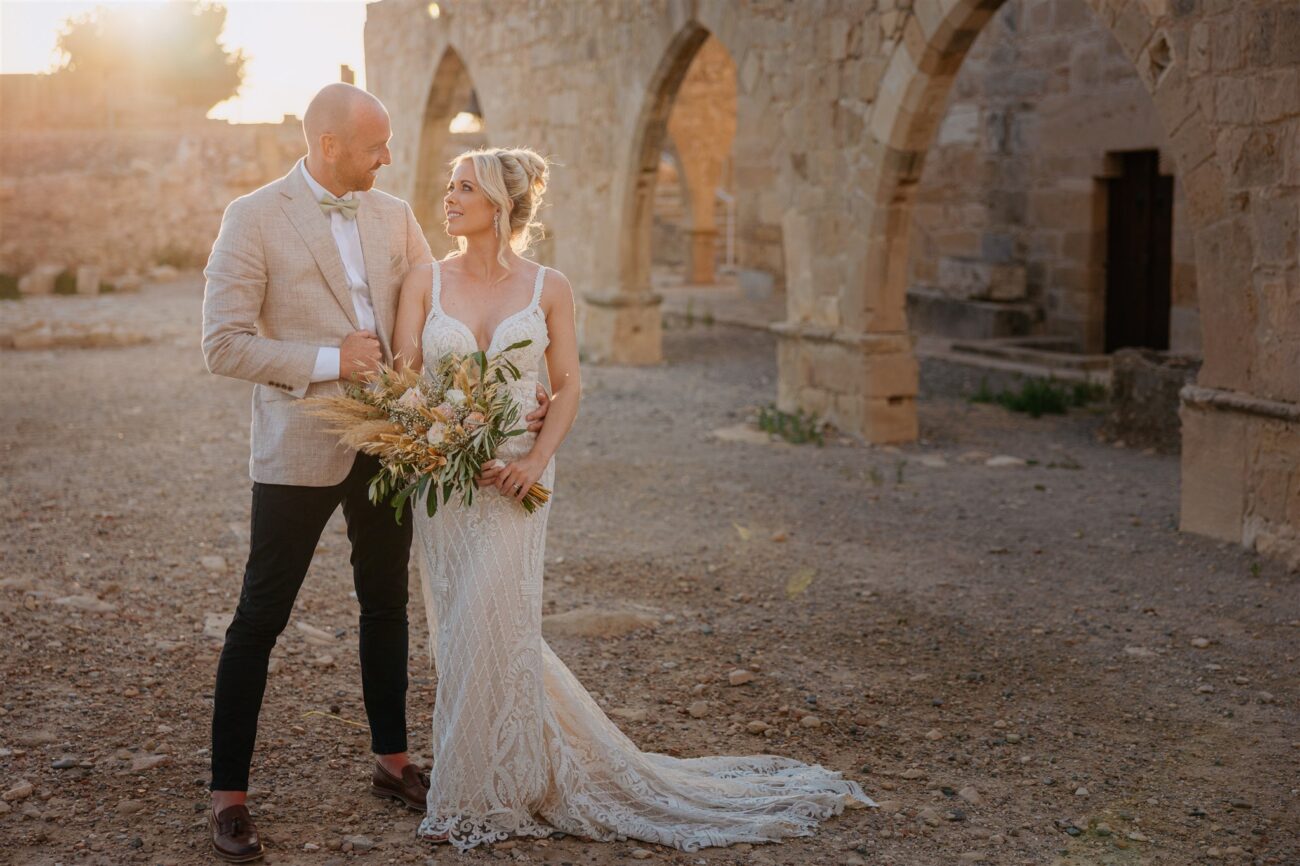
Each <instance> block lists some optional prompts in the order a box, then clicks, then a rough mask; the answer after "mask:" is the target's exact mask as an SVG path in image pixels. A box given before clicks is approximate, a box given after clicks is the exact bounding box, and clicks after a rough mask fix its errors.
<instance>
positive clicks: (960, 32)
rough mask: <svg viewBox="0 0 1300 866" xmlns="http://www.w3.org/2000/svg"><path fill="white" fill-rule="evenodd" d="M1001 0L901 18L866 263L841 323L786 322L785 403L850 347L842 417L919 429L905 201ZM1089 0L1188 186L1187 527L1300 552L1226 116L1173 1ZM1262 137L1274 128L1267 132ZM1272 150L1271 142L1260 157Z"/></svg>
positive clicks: (1279, 389)
mask: <svg viewBox="0 0 1300 866" xmlns="http://www.w3.org/2000/svg"><path fill="white" fill-rule="evenodd" d="M1003 2H1004V0H918V2H917V3H916V4H915V5H914V7H913V13H912V14H911V15H908V16H906V17H904V18H902V19H900V21H899V24H898V31H899V32H898V34H897V44H896V47H895V48H894V49H893V52H892V54H891V56H890V58H889V61H888V64H887V66H886V68H885V71H884V73H883V75H882V77H881V81H880V85H879V87H878V89H877V92H876V100H875V103H874V105H873V106H872V110H871V113H870V116H869V117H868V119H867V123H866V132H867V142H866V148H867V149H868V151H869V153H868V157H869V159H870V161H871V163H872V164H873V165H874V166H876V170H875V171H874V172H873V185H872V186H871V188H870V189H868V190H867V195H868V200H869V206H868V209H867V210H866V211H865V212H864V213H865V220H864V237H865V243H864V245H863V248H864V250H865V252H864V254H863V260H862V273H863V275H864V278H863V279H862V280H860V281H857V282H855V283H853V284H850V285H847V286H845V287H844V289H843V292H842V294H841V297H840V303H841V309H842V310H843V311H844V325H845V326H846V327H845V328H844V329H842V330H841V331H838V332H834V333H820V334H819V333H804V332H803V331H806V330H807V329H803V330H801V329H799V328H796V327H791V328H788V329H787V331H786V335H785V336H786V339H784V340H783V344H782V352H783V355H782V358H783V363H782V371H781V372H782V376H781V387H782V398H783V402H784V403H786V404H788V405H792V406H793V405H800V404H801V403H802V402H803V394H804V389H805V388H806V386H809V385H812V386H814V391H815V388H816V386H817V385H819V384H820V383H818V381H817V377H816V371H817V370H818V369H821V368H822V367H825V366H826V365H827V364H830V363H833V362H834V361H836V360H840V361H843V362H844V364H846V365H847V367H844V368H841V369H842V370H843V369H847V370H848V372H849V374H850V375H845V376H842V377H841V382H842V383H843V385H848V388H847V389H843V385H841V386H840V387H841V388H842V389H843V390H841V392H840V393H837V394H834V395H832V397H833V405H834V406H835V407H836V409H837V414H838V417H837V419H836V420H839V421H841V423H842V424H844V425H845V426H847V427H849V428H850V429H854V430H856V432H859V433H861V434H862V435H863V436H865V437H866V438H867V439H868V440H870V441H877V442H884V441H896V440H900V439H910V438H914V437H915V410H914V406H913V405H912V401H913V397H914V395H915V393H916V373H915V366H914V362H912V367H911V370H910V371H909V370H908V361H907V359H910V347H909V346H908V340H907V329H906V322H905V316H904V304H905V292H906V282H907V274H906V263H907V260H908V243H909V237H908V234H909V227H910V223H911V219H910V208H911V204H912V201H913V198H914V192H915V188H916V184H917V182H918V180H919V178H920V175H921V166H922V164H923V162H924V159H925V155H926V151H927V149H928V148H929V146H930V143H931V142H932V141H933V140H934V137H935V134H936V131H937V128H938V125H939V123H940V120H941V114H942V110H943V106H944V104H945V101H946V95H947V93H948V90H949V87H950V86H951V84H952V82H953V79H954V77H955V75H956V72H957V70H958V68H959V67H960V66H961V63H962V61H963V59H964V58H965V56H966V52H967V51H968V50H969V48H970V46H971V44H972V43H973V41H974V39H975V37H976V36H977V35H978V34H979V32H980V30H981V28H982V27H983V26H984V25H985V24H986V23H987V22H988V21H989V19H990V18H991V17H992V15H993V14H994V13H995V12H996V11H997V10H998V9H999V8H1000V7H1001V6H1002V4H1003ZM1087 5H1088V7H1089V8H1090V9H1091V10H1092V12H1093V13H1094V14H1095V15H1096V16H1097V18H1098V20H1100V21H1101V22H1102V24H1103V25H1104V26H1106V27H1107V29H1108V30H1109V31H1110V32H1111V34H1112V35H1113V36H1114V38H1115V39H1116V41H1117V42H1118V43H1119V45H1120V46H1121V48H1122V49H1123V52H1124V54H1125V55H1126V56H1127V57H1128V59H1129V61H1130V62H1131V63H1132V64H1133V65H1134V67H1135V68H1136V70H1137V72H1138V75H1139V77H1140V78H1141V79H1142V82H1143V84H1144V85H1145V87H1146V89H1147V92H1148V93H1149V94H1150V95H1151V98H1152V101H1153V102H1154V104H1155V107H1156V111H1157V113H1158V115H1159V118H1160V123H1161V126H1162V127H1163V129H1164V132H1165V134H1166V136H1167V137H1168V141H1169V146H1170V151H1171V154H1172V157H1173V162H1174V165H1175V166H1176V171H1177V173H1178V175H1179V176H1180V178H1181V179H1182V182H1183V184H1184V187H1185V189H1186V194H1187V216H1188V220H1189V223H1190V224H1191V230H1192V234H1193V237H1194V238H1195V248H1196V269H1197V273H1198V281H1197V283H1198V285H1197V294H1198V301H1199V306H1200V310H1201V315H1202V348H1203V356H1204V363H1203V366H1202V367H1201V371H1200V374H1199V377H1198V384H1197V385H1196V386H1194V387H1190V388H1187V389H1184V392H1183V410H1182V421H1183V449H1182V485H1181V488H1182V489H1181V509H1180V512H1181V513H1180V523H1181V527H1182V528H1183V529H1184V530H1189V531H1193V532H1199V533H1202V534H1206V535H1211V536H1214V537H1217V538H1221V539H1225V540H1230V541H1234V542H1237V543H1243V544H1246V545H1247V546H1252V547H1257V548H1259V549H1260V550H1261V551H1266V552H1270V553H1282V554H1283V555H1286V556H1289V557H1291V558H1292V559H1293V560H1294V561H1300V531H1297V530H1296V528H1295V513H1296V508H1295V507H1294V506H1293V505H1289V504H1288V501H1289V497H1288V496H1287V495H1286V494H1279V493H1278V492H1277V490H1278V489H1280V488H1279V487H1278V484H1277V482H1276V480H1275V479H1276V478H1278V477H1287V473H1281V474H1279V472H1278V471H1277V470H1278V467H1279V466H1280V465H1282V463H1283V462H1285V460H1286V458H1285V457H1284V456H1283V455H1285V454H1286V453H1288V451H1289V449H1291V448H1292V447H1294V445H1295V443H1296V442H1297V439H1296V437H1295V433H1294V429H1293V428H1292V427H1291V426H1290V425H1292V424H1294V422H1295V420H1296V418H1297V417H1300V413H1298V412H1297V411H1296V410H1295V408H1294V404H1293V403H1291V402H1288V401H1289V400H1290V399H1293V398H1294V396H1295V393H1296V391H1297V389H1296V388H1295V386H1294V385H1293V384H1288V383H1294V381H1295V379H1294V375H1288V376H1280V375H1274V374H1275V373H1276V372H1277V371H1275V370H1273V369H1272V368H1269V367H1268V362H1267V361H1264V360H1261V358H1262V356H1261V355H1260V354H1259V349H1258V348H1257V347H1253V346H1252V347H1249V348H1247V347H1243V345H1242V343H1241V340H1242V337H1243V336H1244V335H1250V334H1254V333H1256V329H1257V317H1258V315H1259V313H1258V311H1257V305H1259V304H1260V303H1261V301H1259V300H1258V299H1257V298H1256V293H1257V291H1258V289H1257V288H1256V286H1255V285H1254V282H1255V281H1252V278H1251V274H1250V268H1251V264H1252V261H1253V260H1254V257H1255V256H1254V250H1253V249H1252V234H1253V226H1252V223H1251V216H1250V215H1249V213H1245V212H1243V210H1242V206H1241V205H1242V202H1243V201H1244V199H1242V197H1241V196H1237V197H1236V199H1235V201H1236V202H1237V205H1236V206H1235V207H1233V206H1230V196H1229V193H1228V186H1229V184H1228V179H1227V178H1226V177H1225V174H1224V171H1225V169H1224V167H1223V166H1224V163H1223V162H1222V161H1221V160H1220V159H1219V158H1216V157H1218V156H1220V154H1218V152H1217V150H1216V141H1215V136H1214V134H1213V131H1214V129H1215V127H1214V126H1212V124H1211V123H1210V122H1209V121H1208V120H1207V118H1206V116H1205V115H1204V112H1203V109H1202V107H1201V102H1200V101H1198V100H1197V99H1196V98H1195V96H1194V94H1193V93H1192V88H1191V85H1190V83H1189V81H1190V78H1191V73H1190V72H1189V67H1190V66H1191V65H1192V63H1193V61H1194V59H1195V58H1193V57H1192V56H1191V55H1192V54H1193V53H1194V52H1195V51H1196V50H1197V49H1196V47H1195V46H1194V45H1193V44H1192V43H1191V42H1189V39H1188V34H1187V32H1186V29H1185V28H1183V29H1180V22H1178V21H1176V20H1175V19H1174V18H1172V17H1170V12H1169V9H1168V7H1166V6H1165V5H1164V4H1152V3H1137V2H1127V3H1122V2H1110V0H1087ZM1179 14H1183V15H1186V14H1188V13H1187V12H1186V11H1184V12H1182V13H1179ZM1202 50H1203V49H1202ZM1203 65H1204V63H1203V62H1202V66H1203ZM1203 72H1204V70H1202V74H1203ZM1250 140H1252V139H1248V140H1247V141H1248V143H1249V141H1250ZM1254 140H1259V141H1263V142H1265V143H1266V144H1267V142H1268V141H1270V140H1271V139H1270V138H1269V134H1268V133H1259V134H1257V135H1256V139H1254ZM1243 152H1244V146H1243ZM1271 154H1272V151H1268V150H1267V149H1265V150H1264V152H1263V154H1262V158H1263V159H1266V160H1267V159H1270V158H1273V157H1272V156H1271ZM1266 282H1267V281H1266ZM1274 284H1275V285H1279V286H1280V285H1285V280H1284V279H1283V278H1274V280H1273V284H1269V285H1274ZM1267 288H1268V286H1267V285H1266V286H1265V289H1267ZM825 347H830V348H825ZM818 351H821V352H822V353H823V355H822V356H821V357H818V356H817V354H816V353H817V352H818ZM854 374H856V375H854ZM823 402H826V401H825V399H824V398H823ZM892 409H897V410H898V411H896V412H895V411H891V410H892ZM1251 443H1253V444H1251ZM1292 456H1293V452H1292Z"/></svg>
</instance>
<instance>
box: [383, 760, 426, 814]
mask: <svg viewBox="0 0 1300 866" xmlns="http://www.w3.org/2000/svg"><path fill="white" fill-rule="evenodd" d="M370 791H371V793H373V794H374V795H375V796H376V797H387V798H389V799H391V800H397V801H399V802H401V803H404V804H405V805H406V808H408V809H412V810H414V811H416V812H423V811H424V810H425V803H426V801H427V800H428V799H429V776H428V774H427V773H424V772H422V771H421V770H420V768H419V767H417V766H415V764H407V765H406V766H405V767H403V768H402V778H400V779H399V778H397V777H396V776H394V775H393V774H392V773H390V772H388V771H387V770H385V769H384V767H383V765H382V764H380V763H379V762H378V761H376V762H375V769H374V770H373V771H372V772H371V773H370Z"/></svg>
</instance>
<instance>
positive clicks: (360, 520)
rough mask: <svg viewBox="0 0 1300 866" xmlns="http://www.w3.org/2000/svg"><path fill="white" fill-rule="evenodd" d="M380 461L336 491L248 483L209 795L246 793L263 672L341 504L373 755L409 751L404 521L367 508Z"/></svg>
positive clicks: (361, 464) (371, 461)
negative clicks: (240, 572)
mask: <svg viewBox="0 0 1300 866" xmlns="http://www.w3.org/2000/svg"><path fill="white" fill-rule="evenodd" d="M378 471H379V461H378V460H377V459H376V458H374V457H370V456H367V455H364V454H362V455H358V457H357V459H356V462H355V463H354V464H353V466H352V470H351V472H350V473H349V474H348V477H347V478H346V479H344V481H343V483H341V484H338V485H335V486H334V487H294V486H289V485H283V484H259V483H254V484H253V516H252V537H251V540H250V544H249V554H248V565H247V566H246V567H245V568H244V587H243V590H242V591H241V592H240V594H239V606H238V608H236V610H235V618H234V620H233V621H232V622H231V623H230V628H229V629H227V631H226V642H225V646H224V647H223V648H222V650H221V661H220V663H219V664H218V665H217V687H216V694H215V696H214V697H215V701H214V706H213V710H212V789H213V790H214V791H246V790H248V769H249V764H250V763H251V762H252V758H253V744H254V742H255V741H256V739H257V717H258V714H259V713H260V712H261V709H262V695H263V693H264V692H265V691H266V668H267V663H268V661H269V659H270V655H271V648H272V647H273V646H275V641H276V638H278V637H279V636H280V632H282V631H284V627H285V626H286V625H287V624H288V622H289V613H290V611H291V610H292V609H293V602H294V599H295V598H297V596H298V589H299V587H301V586H302V581H303V578H304V577H305V576H306V574H307V567H308V566H309V565H310V564H311V559H312V554H313V553H315V551H316V544H317V542H318V541H320V535H321V532H322V531H323V530H324V529H325V524H326V523H327V522H328V521H329V519H330V516H331V515H332V514H333V513H334V509H336V508H338V506H339V505H340V504H342V506H343V516H344V517H345V518H346V519H347V526H348V539H349V541H351V542H352V580H353V583H354V585H355V587H356V593H357V601H358V602H359V603H360V605H361V690H362V696H363V699H364V701H365V705H366V716H367V717H368V718H369V720H370V747H371V749H372V750H373V751H374V752H375V754H379V755H391V754H394V753H396V752H404V751H406V654H407V624H406V601H407V592H406V586H407V565H408V562H409V559H410V554H411V522H412V521H411V518H410V515H409V513H408V514H407V516H406V518H405V519H404V520H403V521H402V525H401V526H398V525H397V522H396V521H395V520H394V519H393V510H392V509H391V508H390V507H388V505H386V504H383V503H381V504H379V505H372V504H371V503H370V500H369V497H368V495H367V485H368V482H369V480H370V478H371V476H373V475H374V474H375V473H376V472H378Z"/></svg>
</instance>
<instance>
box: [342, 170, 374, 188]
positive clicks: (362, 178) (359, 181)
mask: <svg viewBox="0 0 1300 866" xmlns="http://www.w3.org/2000/svg"><path fill="white" fill-rule="evenodd" d="M378 176H379V167H378V166H376V167H375V168H373V169H370V170H368V171H363V172H361V173H360V174H359V175H358V176H357V177H356V178H355V179H354V180H353V182H352V183H350V184H348V186H349V187H351V188H352V189H353V190H355V191H356V192H365V191H367V190H368V189H370V188H371V187H373V186H374V185H375V180H376V179H377V178H378Z"/></svg>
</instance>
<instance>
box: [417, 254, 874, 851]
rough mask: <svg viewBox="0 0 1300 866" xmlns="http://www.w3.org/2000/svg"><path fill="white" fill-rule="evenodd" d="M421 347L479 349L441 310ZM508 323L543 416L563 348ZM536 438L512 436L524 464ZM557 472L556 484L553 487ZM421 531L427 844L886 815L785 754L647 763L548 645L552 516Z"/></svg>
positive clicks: (483, 519)
mask: <svg viewBox="0 0 1300 866" xmlns="http://www.w3.org/2000/svg"><path fill="white" fill-rule="evenodd" d="M432 267H433V274H432V276H433V288H432V293H433V297H432V301H433V303H432V312H431V314H430V316H429V319H428V321H427V322H426V323H425V326H424V333H423V335H422V338H421V343H422V346H423V349H424V357H425V359H426V365H428V366H431V365H432V364H433V363H434V362H436V361H437V359H438V358H440V357H441V356H443V355H444V354H446V353H447V352H472V351H475V350H476V349H477V348H478V346H477V343H476V340H475V337H474V335H473V333H472V332H471V331H470V329H469V328H468V327H467V326H466V325H465V324H464V323H462V322H459V321H457V320H456V319H454V318H452V317H451V316H448V315H447V314H446V313H445V312H444V311H443V309H442V305H441V304H440V302H439V299H440V295H441V291H442V279H441V268H440V267H439V265H438V263H436V262H435V263H434V264H433V266H432ZM544 270H545V269H544V268H543V269H539V272H538V274H537V281H536V285H535V286H534V289H533V297H532V300H531V301H530V302H529V304H528V306H526V307H524V308H523V309H522V310H519V311H518V312H516V313H515V314H513V315H511V316H509V317H508V318H506V319H505V320H503V321H502V322H501V324H500V326H499V327H498V328H497V329H496V333H494V334H493V335H492V338H491V341H490V345H489V347H488V353H489V354H492V353H494V352H497V351H499V350H500V349H501V348H503V347H505V346H509V345H511V344H513V343H517V342H519V341H522V340H531V341H532V343H531V344H530V345H528V346H526V347H523V348H521V349H515V350H513V351H512V352H511V353H510V360H511V361H513V362H514V363H515V365H516V366H518V367H519V369H520V370H522V371H523V373H524V375H523V378H522V379H521V380H520V381H518V382H517V383H514V384H512V385H511V390H512V391H513V392H514V393H515V396H516V397H517V398H518V400H519V401H520V402H521V403H522V404H523V413H522V414H527V413H529V412H531V411H533V410H534V409H536V408H537V398H536V393H535V391H536V383H537V376H538V371H539V369H540V366H541V364H542V361H543V356H544V353H545V351H546V347H547V344H548V336H547V330H546V319H545V317H544V315H543V313H542V311H541V310H540V308H539V305H538V302H539V300H540V298H541V293H542V276H543V272H544ZM533 438H534V436H533V434H527V435H524V436H518V437H515V438H513V439H508V440H506V446H505V447H504V448H503V449H502V451H501V452H500V454H499V456H500V457H501V458H503V459H505V460H510V459H512V458H517V457H520V456H522V455H524V454H526V453H527V452H528V450H529V449H530V448H531V447H532V441H533ZM554 475H555V466H554V461H552V462H551V464H550V465H548V466H547V467H546V471H545V473H544V474H543V476H542V478H541V483H542V484H544V485H545V486H547V487H548V488H552V489H553V487H552V482H553V480H554ZM413 511H414V512H415V514H416V522H415V535H416V540H417V547H418V551H417V553H418V555H419V558H420V568H421V577H422V580H423V583H424V591H425V603H426V606H427V607H428V612H429V627H430V633H431V635H432V638H433V643H434V663H435V666H436V668H437V674H438V688H437V696H436V699H435V701H436V703H435V706H434V712H433V770H432V773H431V774H430V777H431V782H430V788H429V799H428V812H427V815H426V817H425V819H424V820H423V821H422V822H421V824H420V828H419V831H418V832H419V834H420V835H421V836H430V837H433V836H441V835H443V834H447V835H448V836H449V838H450V841H451V843H452V844H453V845H455V846H456V847H457V848H458V849H460V850H462V851H464V850H468V849H470V848H473V847H474V846H476V845H479V844H481V843H484V842H496V841H500V840H503V839H506V838H507V837H509V836H516V835H526V836H546V835H549V834H550V833H551V832H553V831H555V830H560V831H563V832H565V833H569V834H573V835H575V836H582V837H587V838H591V839H596V840H615V839H621V838H624V837H627V838H633V839H640V840H644V841H646V842H656V843H659V844H663V845H671V846H674V847H676V848H680V849H683V850H686V851H694V850H697V849H699V848H702V847H705V846H709V845H729V844H732V843H735V842H766V841H773V840H777V839H782V838H785V837H789V836H805V835H808V834H810V833H811V832H812V828H813V827H815V826H816V824H817V823H818V821H820V820H821V819H823V818H826V817H828V816H830V815H834V814H838V813H839V812H840V811H841V810H842V809H843V808H844V799H845V797H846V796H848V797H853V798H855V799H857V800H860V801H861V802H863V803H865V804H868V805H874V804H873V803H872V802H871V800H870V799H868V798H867V796H866V795H865V794H864V793H863V791H862V788H861V787H860V786H859V785H858V784H857V783H856V782H852V781H849V780H845V779H842V778H840V774H839V773H837V772H834V771H831V770H827V769H825V768H823V767H821V766H819V765H815V764H814V765H807V764H803V763H800V762H798V761H795V760H793V759H790V758H783V757H777V756H774V755H750V756H745V757H701V758H677V757H672V756H670V755H663V754H657V753H654V752H643V751H641V750H640V749H638V748H637V746H636V744H635V743H633V742H632V741H631V740H629V739H628V738H627V737H626V736H625V735H624V734H623V733H622V732H621V731H620V730H619V729H618V727H617V726H615V725H614V723H613V722H611V721H610V720H609V718H608V717H606V715H605V714H604V713H603V712H602V711H601V709H600V707H598V706H597V705H596V702H595V701H594V700H593V699H592V697H591V695H590V694H588V693H587V690H586V689H584V688H583V687H582V684H581V683H579V682H578V680H577V679H576V678H575V677H574V676H573V674H572V673H571V672H570V671H569V669H568V668H567V667H566V666H565V665H564V663H563V662H562V661H560V659H559V658H558V657H556V655H555V653H554V652H552V651H551V648H550V647H549V646H547V644H546V641H545V640H543V639H542V563H543V556H544V551H545V546H546V519H547V514H548V512H549V511H550V508H549V506H547V507H544V508H542V509H540V510H538V511H537V512H536V513H534V514H532V515H529V514H527V513H526V512H525V511H524V510H523V508H522V507H521V506H519V505H518V504H517V503H516V502H515V501H514V500H512V499H507V498H506V497H504V496H502V495H500V494H499V493H497V492H495V491H487V492H483V493H480V494H478V495H476V496H475V498H474V504H473V505H471V506H470V507H468V508H464V507H462V506H460V505H459V502H458V501H453V502H452V503H449V504H448V505H445V506H441V507H439V509H438V512H437V514H436V515H435V516H434V517H433V518H432V519H430V518H428V517H427V516H426V515H425V513H424V510H423V509H422V508H415V509H413Z"/></svg>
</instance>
